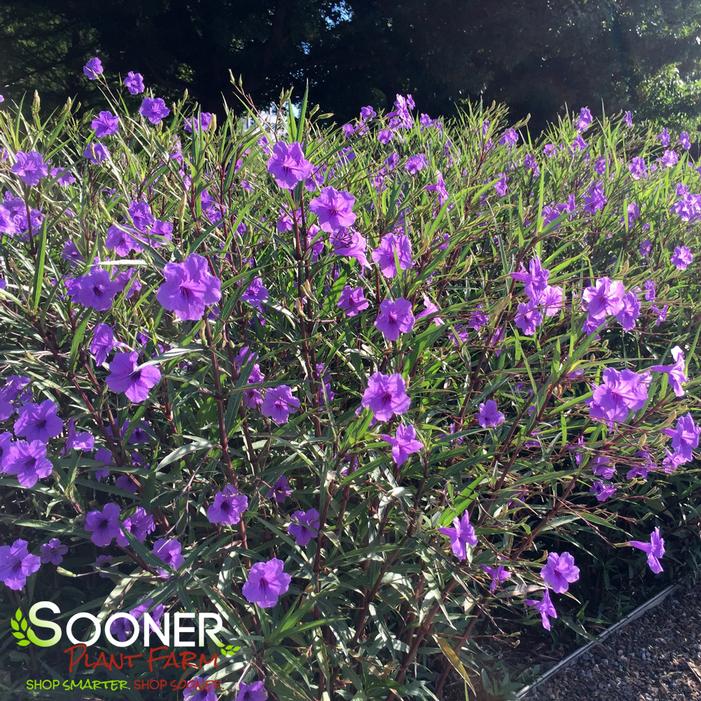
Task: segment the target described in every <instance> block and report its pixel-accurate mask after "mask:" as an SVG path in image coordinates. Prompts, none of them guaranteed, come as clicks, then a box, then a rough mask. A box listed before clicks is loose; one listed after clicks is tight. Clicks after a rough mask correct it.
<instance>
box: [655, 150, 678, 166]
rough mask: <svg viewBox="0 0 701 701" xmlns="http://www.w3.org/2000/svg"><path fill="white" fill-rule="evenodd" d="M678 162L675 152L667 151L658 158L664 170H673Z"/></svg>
mask: <svg viewBox="0 0 701 701" xmlns="http://www.w3.org/2000/svg"><path fill="white" fill-rule="evenodd" d="M678 162H679V156H677V152H676V151H672V150H671V149H667V150H666V151H665V152H664V153H663V154H662V156H661V158H660V165H662V166H664V167H665V168H673V167H674V166H675V165H677V163H678Z"/></svg>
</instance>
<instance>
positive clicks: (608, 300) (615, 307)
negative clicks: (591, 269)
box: [582, 277, 626, 322]
mask: <svg viewBox="0 0 701 701" xmlns="http://www.w3.org/2000/svg"><path fill="white" fill-rule="evenodd" d="M625 293H626V289H625V287H624V286H623V283H622V282H620V281H618V280H610V279H609V278H607V277H602V278H599V279H598V280H596V282H595V283H594V284H593V285H590V286H589V287H587V288H586V289H585V290H584V292H583V293H582V308H583V309H584V310H585V311H586V312H587V316H588V317H589V319H592V320H594V321H597V322H602V321H603V320H604V319H605V318H606V317H607V316H608V315H613V316H615V315H616V314H618V313H619V312H621V311H622V310H623V307H624V303H623V297H624V296H625Z"/></svg>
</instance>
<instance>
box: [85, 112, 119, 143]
mask: <svg viewBox="0 0 701 701" xmlns="http://www.w3.org/2000/svg"><path fill="white" fill-rule="evenodd" d="M90 128H91V129H92V130H93V131H94V132H95V136H96V137H97V138H98V139H102V138H103V137H105V136H112V134H116V133H117V131H118V130H119V117H117V115H116V114H112V112H107V111H103V112H100V113H99V114H98V115H97V117H95V118H94V119H93V120H92V122H90Z"/></svg>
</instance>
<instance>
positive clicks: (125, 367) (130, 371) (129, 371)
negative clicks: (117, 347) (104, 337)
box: [105, 351, 161, 404]
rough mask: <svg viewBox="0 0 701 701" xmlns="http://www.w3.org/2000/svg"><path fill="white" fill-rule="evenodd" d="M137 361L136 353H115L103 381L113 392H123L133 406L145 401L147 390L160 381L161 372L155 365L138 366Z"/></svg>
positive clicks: (137, 355)
mask: <svg viewBox="0 0 701 701" xmlns="http://www.w3.org/2000/svg"><path fill="white" fill-rule="evenodd" d="M138 359H139V354H138V353H137V352H136V351H132V352H126V353H116V354H115V356H114V358H113V359H112V362H111V363H110V372H109V375H107V379H106V380H105V382H106V383H107V386H108V387H109V388H110V389H111V390H112V391H113V392H123V393H124V394H125V395H126V396H127V399H128V400H129V401H131V402H134V403H135V404H138V403H139V402H143V401H144V400H145V399H147V398H148V393H149V390H150V389H151V388H152V387H154V386H155V385H157V384H158V383H159V382H160V379H161V371H160V370H159V369H158V368H157V367H156V366H155V365H138Z"/></svg>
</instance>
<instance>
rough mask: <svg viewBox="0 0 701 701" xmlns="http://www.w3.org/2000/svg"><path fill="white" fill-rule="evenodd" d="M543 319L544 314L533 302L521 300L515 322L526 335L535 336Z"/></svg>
mask: <svg viewBox="0 0 701 701" xmlns="http://www.w3.org/2000/svg"><path fill="white" fill-rule="evenodd" d="M542 321H543V315H542V313H541V312H540V310H539V309H538V306H537V305H536V304H534V303H533V302H525V303H524V302H520V303H519V305H518V307H517V308H516V316H515V317H514V323H515V324H516V326H518V328H519V329H520V330H521V331H522V332H523V334H524V335H525V336H533V334H535V332H536V331H537V330H538V326H539V325H540V324H541V323H542Z"/></svg>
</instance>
